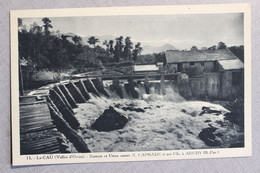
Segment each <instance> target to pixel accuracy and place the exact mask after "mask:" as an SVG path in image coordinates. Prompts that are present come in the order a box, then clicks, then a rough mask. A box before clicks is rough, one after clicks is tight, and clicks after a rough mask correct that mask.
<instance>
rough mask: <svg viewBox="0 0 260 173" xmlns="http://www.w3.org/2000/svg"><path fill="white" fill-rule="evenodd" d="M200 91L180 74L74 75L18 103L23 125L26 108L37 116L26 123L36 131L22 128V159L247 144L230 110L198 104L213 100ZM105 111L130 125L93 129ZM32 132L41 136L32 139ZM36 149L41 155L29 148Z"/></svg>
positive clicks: (210, 104)
mask: <svg viewBox="0 0 260 173" xmlns="http://www.w3.org/2000/svg"><path fill="white" fill-rule="evenodd" d="M213 84H214V83H213ZM199 86H201V85H199V84H198V85H197V86H195V85H191V83H189V81H188V80H187V79H186V78H185V77H182V76H180V74H160V75H150V76H142V75H139V76H137V75H128V76H103V77H102V78H101V77H100V76H92V77H89V76H75V77H74V79H72V80H67V81H61V82H59V83H55V84H50V85H47V86H44V87H41V88H39V89H37V90H35V91H33V92H31V93H30V96H28V97H21V98H20V117H21V120H20V123H21V124H22V122H23V120H22V116H23V115H24V114H26V110H25V109H26V108H28V109H30V110H33V111H34V112H35V116H34V117H36V118H34V119H32V118H30V117H27V120H26V122H28V123H29V124H30V123H31V124H34V126H35V127H34V128H31V127H30V125H24V126H20V133H21V154H37V151H38V152H40V153H68V152H71V153H77V152H79V153H88V152H113V151H118V152H121V151H151V150H176V149H191V148H196V149H202V148H212V147H217V148H219V147H221V148H225V147H231V146H232V145H233V144H234V143H237V141H240V142H241V141H242V142H243V135H244V134H243V131H242V130H238V128H237V127H236V125H234V124H231V123H229V122H227V121H225V117H224V114H226V113H229V112H230V111H229V110H227V109H226V108H224V107H222V106H220V105H217V104H213V103H210V102H206V101H198V100H199V99H198V98H202V96H203V98H206V99H209V98H211V95H207V97H206V95H205V94H204V93H202V92H201V94H198V93H196V92H195V91H194V88H195V87H197V88H198V87H199ZM201 90H203V92H208V91H206V89H203V88H202V89H201ZM194 93H195V94H194ZM212 98H214V97H213V96H212ZM26 100H27V101H26ZM28 100H30V101H28ZM26 102H27V103H26ZM37 106H38V107H37ZM24 110H25V111H24ZM209 110H210V111H209ZM33 111H32V113H33ZM106 111H114V112H117V113H118V114H121V115H123V116H124V117H126V119H127V123H126V125H124V126H123V127H122V128H118V129H114V130H109V131H102V130H96V129H93V124H94V122H95V121H96V120H97V119H98V118H99V116H100V115H103V114H104V112H106ZM41 112H44V113H41ZM27 114H28V112H27ZM37 118H38V119H39V121H37ZM43 119H44V120H45V121H46V123H45V121H43ZM32 121H34V123H32ZM48 123H49V124H48ZM48 125H50V126H48ZM41 127H42V128H41ZM205 129H206V130H205ZM46 130H47V134H48V135H46ZM203 130H204V131H207V130H208V131H212V132H210V134H212V135H213V137H212V139H210V142H209V141H205V140H202V138H203V137H201V136H203V134H204V133H203V134H202V135H201V133H202V131H203ZM32 133H37V134H36V135H38V134H41V135H42V136H43V137H42V138H40V139H39V138H35V139H33V140H28V139H29V137H30V136H32ZM44 135H45V136H44ZM28 136H29V137H28ZM49 137H50V139H48V138H49ZM44 141H45V142H44ZM46 144H48V145H46ZM33 145H35V146H38V149H42V150H37V149H34V150H33V148H32V149H31V147H30V146H33ZM49 145H50V146H51V147H50V146H49ZM38 154H39V153H38Z"/></svg>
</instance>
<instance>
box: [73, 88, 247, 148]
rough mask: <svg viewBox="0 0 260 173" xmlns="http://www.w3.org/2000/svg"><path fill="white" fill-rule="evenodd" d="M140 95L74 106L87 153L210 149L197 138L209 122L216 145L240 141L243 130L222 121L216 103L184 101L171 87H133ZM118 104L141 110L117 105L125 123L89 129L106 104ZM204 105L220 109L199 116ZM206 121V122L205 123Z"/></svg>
mask: <svg viewBox="0 0 260 173" xmlns="http://www.w3.org/2000/svg"><path fill="white" fill-rule="evenodd" d="M136 90H137V91H138V92H139V94H141V96H140V99H119V98H118V97H116V96H115V95H114V94H113V98H105V97H101V98H98V97H95V96H93V95H92V98H91V99H90V100H89V101H88V102H87V103H84V104H79V107H78V108H76V109H74V111H75V112H76V115H75V116H76V118H77V119H78V120H79V122H80V124H81V127H82V130H79V133H80V135H81V136H82V137H83V139H84V140H85V142H86V143H87V145H88V147H89V149H90V150H91V152H112V151H113V152H120V151H152V150H177V149H202V148H210V147H209V146H207V145H205V143H204V142H203V141H202V140H200V139H199V137H198V135H199V133H200V132H201V130H202V129H203V128H207V127H209V124H210V125H211V126H213V127H216V128H218V129H217V130H216V133H221V134H223V136H222V137H217V139H218V140H220V141H221V143H222V144H221V146H220V147H229V145H230V144H231V143H233V142H236V141H239V140H241V138H243V133H242V132H238V130H237V126H235V125H233V124H230V123H229V122H226V121H224V117H223V114H224V113H226V112H228V110H226V109H225V108H223V107H222V106H220V105H216V104H212V103H209V102H202V101H185V100H184V99H183V98H182V97H181V96H179V95H178V94H177V93H175V92H174V91H173V90H172V89H171V88H166V93H167V94H166V95H164V96H163V95H158V94H155V92H154V90H153V89H152V90H151V94H143V93H144V91H143V90H142V88H136ZM117 104H120V105H121V107H124V106H127V105H130V104H131V105H134V106H133V107H134V108H142V109H144V110H145V112H143V113H142V112H135V111H124V110H122V109H121V108H120V107H119V108H116V107H114V108H115V110H116V111H118V112H120V113H122V114H123V115H125V116H126V117H127V118H128V120H129V122H128V123H127V124H126V126H125V127H124V128H123V129H119V130H114V131H110V132H98V131H97V130H93V129H91V128H90V126H91V124H92V123H93V122H94V121H95V120H96V119H97V118H98V117H99V116H100V115H101V114H102V113H103V112H104V110H105V109H107V108H108V107H109V106H115V105H117ZM203 106H207V107H211V108H213V109H216V110H220V111H222V114H220V115H214V114H203V115H201V116H200V115H199V114H200V113H201V111H202V107H203ZM205 121H206V122H205Z"/></svg>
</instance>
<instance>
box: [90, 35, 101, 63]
mask: <svg viewBox="0 0 260 173" xmlns="http://www.w3.org/2000/svg"><path fill="white" fill-rule="evenodd" d="M98 42H99V40H98V38H96V37H94V36H91V37H89V39H88V44H90V45H91V44H93V48H94V56H96V55H95V54H96V52H95V49H96V43H98ZM94 61H95V57H93V62H92V63H93V68H94Z"/></svg>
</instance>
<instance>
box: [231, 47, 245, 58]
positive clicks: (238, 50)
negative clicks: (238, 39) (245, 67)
mask: <svg viewBox="0 0 260 173" xmlns="http://www.w3.org/2000/svg"><path fill="white" fill-rule="evenodd" d="M228 49H229V50H230V51H231V52H232V53H233V54H235V55H236V56H237V57H238V58H239V59H240V60H241V61H242V62H244V46H243V45H241V46H231V47H229V48H228Z"/></svg>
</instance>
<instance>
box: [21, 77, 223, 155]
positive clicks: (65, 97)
mask: <svg viewBox="0 0 260 173" xmlns="http://www.w3.org/2000/svg"><path fill="white" fill-rule="evenodd" d="M211 76H213V77H214V79H215V78H217V77H218V75H214V74H210V75H206V77H205V79H204V78H203V77H202V78H200V79H196V80H195V79H189V78H187V77H186V76H183V75H181V74H174V75H173V76H171V75H169V74H160V75H156V76H155V77H154V76H149V75H146V76H142V77H143V78H141V76H138V78H135V77H136V76H135V75H130V76H129V75H128V76H126V77H125V78H118V77H114V78H112V84H111V85H110V86H108V87H107V88H105V87H104V85H103V79H100V78H91V79H90V78H82V79H76V80H71V81H69V82H60V83H56V84H55V85H53V86H51V87H50V88H49V95H48V96H47V99H46V101H47V103H48V106H49V113H50V114H51V117H52V119H53V121H54V124H52V125H55V126H56V127H57V129H58V131H60V132H61V133H62V134H64V136H65V137H66V138H67V139H68V140H69V141H70V142H71V143H73V146H74V147H75V148H76V149H77V151H78V152H90V150H89V149H88V146H87V145H86V143H85V142H84V140H83V139H82V137H81V136H80V135H79V134H78V133H77V130H78V129H80V126H81V124H80V123H79V121H78V120H77V118H76V116H75V112H74V111H73V109H74V108H77V107H78V106H77V104H78V103H85V102H87V101H88V100H90V99H91V94H90V93H92V94H94V95H96V96H98V97H101V96H102V95H104V96H105V97H109V98H110V97H112V96H114V95H113V93H115V95H117V96H118V97H120V98H129V99H133V98H134V99H137V98H141V99H142V95H143V94H145V93H146V94H152V93H156V94H159V95H167V91H168V90H166V88H168V87H170V88H171V89H172V90H173V91H174V92H176V93H178V94H179V95H180V96H182V97H184V98H185V99H189V100H191V99H198V98H200V99H203V98H208V93H210V91H209V89H211V88H214V89H215V90H216V88H215V87H213V86H214V85H215V83H214V80H212V79H211V78H210V77H211ZM105 81H106V80H105ZM207 81H210V83H207ZM218 83H220V82H219V81H218ZM202 85H203V86H209V87H207V88H205V87H201V86H202ZM108 90H109V91H110V92H108ZM111 92H113V93H111ZM218 92H219V91H218ZM35 93H40V89H39V92H37V90H36V92H35ZM216 93H217V92H216ZM219 93H221V92H219ZM209 96H211V95H209ZM213 96H214V97H216V94H215V95H213ZM46 101H45V102H46ZM40 102H41V101H40ZM36 112H37V111H36ZM39 113H41V112H39ZM27 114H28V112H27ZM29 117H30V116H28V117H27V118H29ZM32 117H33V116H32ZM21 118H22V117H21ZM31 121H32V122H31ZM26 123H27V125H28V126H30V127H31V126H32V125H35V123H34V122H33V120H32V119H28V120H27V121H26ZM37 123H38V124H40V125H39V127H43V126H44V125H45V124H44V123H42V122H40V121H39V122H37ZM48 123H49V122H48ZM48 125H49V124H48ZM36 126H37V125H36ZM50 127H52V126H50ZM32 130H34V129H33V128H32ZM21 133H25V131H24V130H21ZM46 151H47V150H46Z"/></svg>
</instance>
